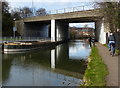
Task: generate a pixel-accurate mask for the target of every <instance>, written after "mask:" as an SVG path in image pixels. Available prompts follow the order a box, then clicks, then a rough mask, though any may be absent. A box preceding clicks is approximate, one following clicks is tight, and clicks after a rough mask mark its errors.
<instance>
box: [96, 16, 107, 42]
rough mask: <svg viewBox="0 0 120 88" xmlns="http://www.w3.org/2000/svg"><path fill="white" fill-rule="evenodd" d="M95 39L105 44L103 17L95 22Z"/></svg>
mask: <svg viewBox="0 0 120 88" xmlns="http://www.w3.org/2000/svg"><path fill="white" fill-rule="evenodd" d="M96 39H97V40H98V42H100V43H101V44H106V32H105V23H104V18H102V19H101V20H99V21H97V22H96Z"/></svg>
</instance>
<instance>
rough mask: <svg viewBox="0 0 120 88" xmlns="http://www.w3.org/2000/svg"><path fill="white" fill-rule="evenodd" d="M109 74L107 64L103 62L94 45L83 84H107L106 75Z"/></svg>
mask: <svg viewBox="0 0 120 88" xmlns="http://www.w3.org/2000/svg"><path fill="white" fill-rule="evenodd" d="M107 74H108V69H107V66H106V65H105V64H104V63H103V61H102V58H101V56H100V55H99V53H98V49H97V48H96V47H92V51H91V55H90V57H89V60H88V66H87V69H86V71H85V75H84V78H83V80H84V84H83V85H82V86H105V85H106V81H105V77H106V76H107Z"/></svg>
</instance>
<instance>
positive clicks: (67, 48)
mask: <svg viewBox="0 0 120 88" xmlns="http://www.w3.org/2000/svg"><path fill="white" fill-rule="evenodd" d="M90 51H91V50H90V47H89V45H88V44H87V43H85V42H84V40H75V41H71V42H69V43H64V44H60V45H57V46H54V47H49V48H44V49H40V50H36V51H30V52H24V53H23V52H21V53H12V54H3V55H2V60H3V61H2V65H3V66H2V70H3V71H2V76H3V77H2V79H3V85H4V86H79V85H80V84H81V83H82V78H83V75H84V73H85V70H86V66H87V63H86V60H87V58H88V56H89V54H90Z"/></svg>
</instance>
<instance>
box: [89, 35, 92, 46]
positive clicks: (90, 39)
mask: <svg viewBox="0 0 120 88" xmlns="http://www.w3.org/2000/svg"><path fill="white" fill-rule="evenodd" d="M88 41H89V45H90V47H92V44H91V41H92V38H91V36H89V38H88Z"/></svg>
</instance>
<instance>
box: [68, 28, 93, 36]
mask: <svg viewBox="0 0 120 88" xmlns="http://www.w3.org/2000/svg"><path fill="white" fill-rule="evenodd" d="M69 30H70V33H74V34H75V38H78V37H86V36H88V35H91V36H94V31H95V29H94V28H91V27H82V28H80V27H79V28H78V27H69Z"/></svg>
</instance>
